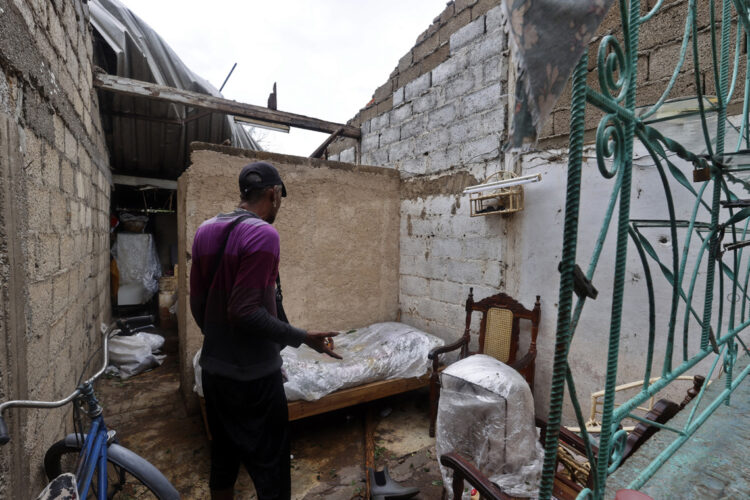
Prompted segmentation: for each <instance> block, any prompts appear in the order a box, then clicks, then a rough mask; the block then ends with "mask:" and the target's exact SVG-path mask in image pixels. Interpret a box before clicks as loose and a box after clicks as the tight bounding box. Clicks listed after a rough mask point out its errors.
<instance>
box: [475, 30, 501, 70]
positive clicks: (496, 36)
mask: <svg viewBox="0 0 750 500" xmlns="http://www.w3.org/2000/svg"><path fill="white" fill-rule="evenodd" d="M507 49H508V46H507V42H506V39H505V34H504V32H503V31H495V32H493V33H488V34H487V35H485V36H483V37H482V38H481V39H478V40H477V41H476V42H475V43H473V44H472V45H471V46H470V47H469V48H468V49H467V50H468V52H467V57H468V59H469V66H476V65H479V64H482V62H484V61H486V60H487V59H489V58H491V57H495V56H500V55H502V54H503V53H504V52H505V51H506V50H507Z"/></svg>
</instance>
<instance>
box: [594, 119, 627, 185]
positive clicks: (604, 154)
mask: <svg viewBox="0 0 750 500" xmlns="http://www.w3.org/2000/svg"><path fill="white" fill-rule="evenodd" d="M606 158H611V159H612V160H613V164H612V169H611V170H610V169H608V168H607V164H606V162H605V159H606ZM625 159H626V158H625V129H624V127H623V124H622V122H621V121H620V119H619V118H618V117H617V116H615V115H605V116H604V117H603V118H602V119H601V121H600V122H599V127H598V128H597V130H596V164H597V166H598V167H599V172H601V174H602V175H603V176H604V177H605V178H607V179H611V178H612V177H614V176H615V175H617V172H618V170H619V169H620V167H621V166H622V164H623V163H624V161H625Z"/></svg>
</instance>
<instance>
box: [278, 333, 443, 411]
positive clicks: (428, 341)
mask: <svg viewBox="0 0 750 500" xmlns="http://www.w3.org/2000/svg"><path fill="white" fill-rule="evenodd" d="M334 345H335V350H336V352H337V353H338V354H340V355H341V356H342V357H343V358H344V359H343V360H340V361H339V360H336V359H333V358H331V357H330V356H327V355H325V354H319V353H317V352H315V351H313V350H312V349H310V348H309V347H307V346H304V345H303V346H300V347H299V348H298V349H294V348H290V347H287V348H286V349H284V350H283V351H281V356H282V358H283V359H284V370H285V371H286V375H287V377H288V379H289V380H288V381H287V383H286V384H284V389H285V391H286V397H287V399H288V400H290V401H293V400H296V399H304V400H307V401H313V400H315V399H320V398H322V397H323V396H325V395H326V394H330V393H332V392H334V391H338V390H340V389H345V388H347V387H355V386H358V385H362V384H366V383H368V382H375V381H376V380H388V379H394V378H409V377H419V376H421V375H424V374H425V373H427V370H428V369H429V367H430V360H428V359H427V354H428V353H429V352H430V350H432V349H434V348H435V347H438V346H441V345H443V340H442V339H440V338H438V337H435V336H434V335H430V334H429V333H426V332H423V331H421V330H419V329H417V328H414V327H413V326H409V325H405V324H403V323H395V322H388V323H375V324H374V325H370V326H367V327H364V328H359V329H357V330H350V331H348V332H342V333H340V334H339V336H338V337H335V338H334Z"/></svg>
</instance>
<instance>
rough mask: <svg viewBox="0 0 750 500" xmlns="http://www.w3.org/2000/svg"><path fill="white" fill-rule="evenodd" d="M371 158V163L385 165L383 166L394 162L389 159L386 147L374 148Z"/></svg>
mask: <svg viewBox="0 0 750 500" xmlns="http://www.w3.org/2000/svg"><path fill="white" fill-rule="evenodd" d="M371 160H372V163H370V165H376V166H383V167H385V166H388V165H389V163H393V161H392V160H389V158H388V149H386V148H381V149H375V150H373V152H372V156H371Z"/></svg>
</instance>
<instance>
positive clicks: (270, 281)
mask: <svg viewBox="0 0 750 500" xmlns="http://www.w3.org/2000/svg"><path fill="white" fill-rule="evenodd" d="M258 232H259V234H256V235H255V237H254V238H253V241H252V243H251V244H249V245H248V246H247V247H246V248H245V251H244V252H243V253H242V255H241V257H240V258H241V260H240V263H239V268H238V270H237V276H236V278H235V280H234V285H233V287H232V290H231V293H230V296H229V304H228V311H227V312H228V317H229V322H230V323H231V324H232V325H233V326H234V327H235V328H239V329H241V330H244V331H246V332H248V334H251V335H259V336H262V337H265V338H266V339H268V340H271V341H272V342H276V343H278V344H281V345H290V346H292V347H299V345H300V344H301V343H302V342H304V340H305V338H306V337H307V332H306V331H305V330H301V329H299V328H295V327H293V326H291V325H289V324H287V323H284V322H282V321H280V320H279V319H277V318H276V317H274V315H273V314H271V313H270V312H269V311H268V310H267V309H266V307H265V305H264V303H263V299H264V297H266V295H268V294H269V292H272V290H273V287H274V286H275V280H276V274H277V272H278V265H279V235H278V233H277V232H276V230H275V229H273V227H271V226H263V227H261V228H258ZM269 288H270V289H271V290H269ZM270 295H271V297H274V295H273V293H270ZM274 300H275V297H274Z"/></svg>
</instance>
